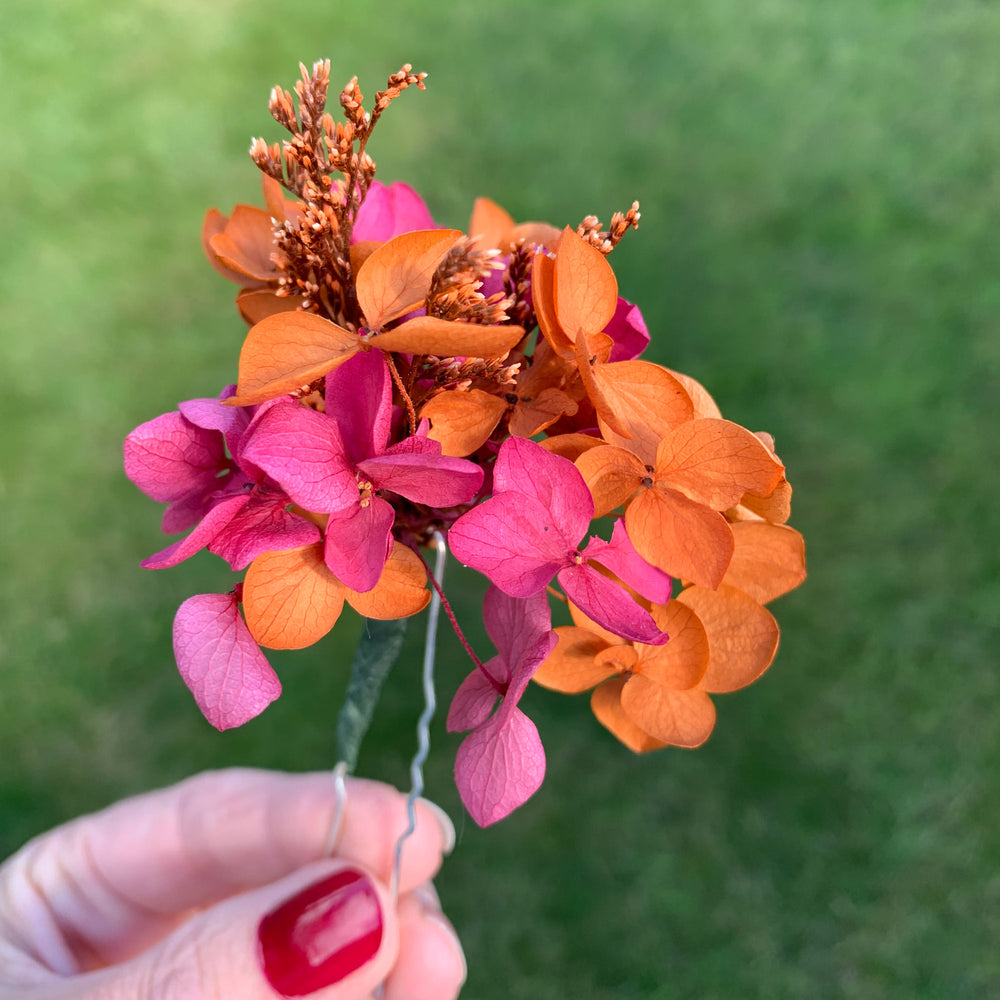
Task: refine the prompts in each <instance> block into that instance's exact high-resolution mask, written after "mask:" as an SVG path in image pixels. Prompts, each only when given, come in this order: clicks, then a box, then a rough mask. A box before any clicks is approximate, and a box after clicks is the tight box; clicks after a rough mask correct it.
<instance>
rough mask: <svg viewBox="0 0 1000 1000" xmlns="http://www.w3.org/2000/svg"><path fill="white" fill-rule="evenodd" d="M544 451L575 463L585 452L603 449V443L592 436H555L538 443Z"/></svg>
mask: <svg viewBox="0 0 1000 1000" xmlns="http://www.w3.org/2000/svg"><path fill="white" fill-rule="evenodd" d="M538 443H539V444H540V445H541V446H542V447H543V448H544V449H545V450H546V451H550V452H552V454H553V455H561V456H562V457H563V458H568V459H569V460H570V461H571V462H575V461H576V460H577V459H578V458H579V457H580V456H581V455H582V454H583V453H584V452H585V451H590V450H591V448H603V447H604V446H605V445H604V442H603V441H602V440H601V439H600V438H597V437H594V436H593V435H592V434H556V435H555V436H554V437H550V438H544V439H543V440H541V441H539V442H538Z"/></svg>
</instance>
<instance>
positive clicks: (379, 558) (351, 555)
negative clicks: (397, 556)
mask: <svg viewBox="0 0 1000 1000" xmlns="http://www.w3.org/2000/svg"><path fill="white" fill-rule="evenodd" d="M395 517H396V515H395V511H393V509H392V507H391V506H390V505H389V504H388V503H386V501H385V500H382V499H381V498H380V497H372V498H371V500H370V501H369V503H368V506H367V507H362V506H361V505H360V504H357V503H356V504H355V505H354V509H353V510H351V511H349V512H345V513H343V514H339V515H333V516H331V517H330V520H329V521H328V522H327V525H326V549H325V551H324V559H325V561H326V565H327V567H328V568H329V570H330V572H331V573H333V575H334V576H335V577H337V579H338V580H340V581H341V582H342V583H345V584H346V585H347V586H348V587H350V588H351V590H356V591H358V592H359V593H365V592H366V591H368V590H371V589H372V587H374V586H375V584H376V583H378V578H379V577H380V576H381V575H382V568H383V567H384V566H385V564H386V560H387V559H388V558H389V551H390V549H391V548H392V522H393V521H394V520H395Z"/></svg>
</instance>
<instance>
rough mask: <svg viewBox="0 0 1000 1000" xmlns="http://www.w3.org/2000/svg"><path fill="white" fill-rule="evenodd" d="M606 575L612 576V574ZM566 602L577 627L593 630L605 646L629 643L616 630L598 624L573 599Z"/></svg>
mask: <svg viewBox="0 0 1000 1000" xmlns="http://www.w3.org/2000/svg"><path fill="white" fill-rule="evenodd" d="M597 569H598V570H600V569H602V567H600V566H598V567H597ZM605 575H607V576H610V575H611V574H605ZM566 603H567V605H568V606H569V616H570V618H572V619H573V624H574V625H576V627H577V628H582V629H586V630H587V631H588V632H592V633H593V634H594V635H596V636H597V637H598V638H599V639H601V640H602V641H603V643H604V645H605V646H624V645H626V644H627V643H628V640H627V639H623V638H622V637H621V636H620V635H615V634H614V632H609V631H608V630H607V629H606V628H604V627H603V626H602V625H598V624H597V622H595V621H591V620H590V618H588V617H587V616H586V615H585V614H584V613H583V612H582V611H581V610H580V609H579V608H578V607H577V606H576V605H575V604H574V603H573V602H572V601H567V602H566Z"/></svg>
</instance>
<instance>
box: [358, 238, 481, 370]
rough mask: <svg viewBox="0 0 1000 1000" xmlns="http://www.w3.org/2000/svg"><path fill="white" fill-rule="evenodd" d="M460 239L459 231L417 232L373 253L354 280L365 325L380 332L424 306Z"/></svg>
mask: <svg viewBox="0 0 1000 1000" xmlns="http://www.w3.org/2000/svg"><path fill="white" fill-rule="evenodd" d="M461 235H462V234H461V233H460V232H459V231H458V230H457V229H418V230H416V231H415V232H412V233H403V234H402V235H401V236H394V237H393V238H392V239H391V240H388V241H387V242H386V243H383V244H382V245H381V246H380V247H379V248H378V249H377V250H376V251H375V252H374V253H372V254H371V256H370V257H369V258H368V259H367V260H366V261H365V262H364V264H362V265H361V267H360V268H359V269H358V272H357V275H356V277H355V287H356V290H357V295H358V304H359V305H360V306H361V311H362V312H363V313H364V316H365V322H366V324H367V325H368V326H369V327H370V328H371V329H373V330H378V329H380V328H381V327H382V326H384V325H385V324H386V323H388V322H390V321H391V320H394V319H397V318H398V317H400V316H402V315H403V314H404V313H408V312H410V310H412V309H415V308H416V307H417V306H419V305H423V302H424V299H425V298H426V296H427V290H428V289H429V288H430V284H431V278H432V276H433V274H434V272H435V271H436V270H437V266H438V264H440V263H441V261H442V259H443V258H444V255H445V254H446V253H447V252H448V251H449V250H450V249H451V248H452V246H453V245H454V243H455V241H456V240H457V239H458V238H459V237H460V236H461ZM393 350H395V348H393ZM477 357H482V355H477Z"/></svg>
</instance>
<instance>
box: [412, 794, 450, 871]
mask: <svg viewBox="0 0 1000 1000" xmlns="http://www.w3.org/2000/svg"><path fill="white" fill-rule="evenodd" d="M420 801H421V802H423V804H424V805H425V806H427V808H428V809H430V811H431V813H432V814H433V816H434V818H435V819H436V820H437V824H438V826H439V827H441V839H442V841H443V846H442V848H441V853H442V854H444V856H445V857H448V855H449V854H451V852H452V851H453V850H454V849H455V824H454V823H452V821H451V817H450V816H449V815H448V814H447V813H446V812H445V811H444V810H443V809H442V808H441V807H440V806H439V805H438V804H437V803H436V802H431V800H430V799H424V798H421V800H420Z"/></svg>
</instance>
